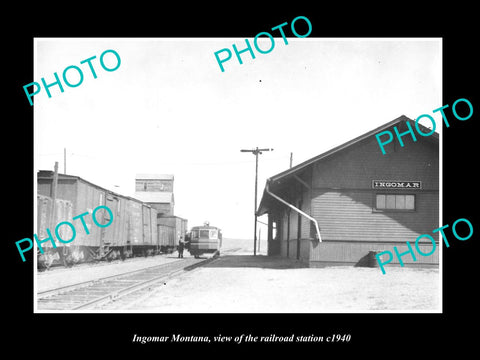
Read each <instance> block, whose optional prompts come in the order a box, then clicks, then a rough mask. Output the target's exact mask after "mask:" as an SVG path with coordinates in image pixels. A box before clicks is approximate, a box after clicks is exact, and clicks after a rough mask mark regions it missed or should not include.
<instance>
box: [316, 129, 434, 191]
mask: <svg viewBox="0 0 480 360" xmlns="http://www.w3.org/2000/svg"><path fill="white" fill-rule="evenodd" d="M403 140H404V142H405V146H404V147H400V145H398V144H397V145H396V148H395V151H393V148H392V149H389V150H387V154H386V155H382V152H381V151H380V147H379V145H378V143H377V141H376V139H375V137H371V138H368V139H366V140H364V141H361V142H359V143H357V144H355V145H352V146H351V147H349V148H347V149H345V150H343V151H341V152H339V153H336V154H334V155H331V156H329V157H327V158H325V159H323V160H321V161H318V162H317V163H315V166H314V171H313V181H312V183H313V187H314V188H347V189H370V188H371V186H372V180H404V181H413V180H421V181H422V188H423V189H424V190H438V189H439V152H438V144H434V143H432V142H431V141H428V140H427V139H425V138H421V137H417V142H412V141H411V139H410V137H407V136H405V137H404V138H403Z"/></svg>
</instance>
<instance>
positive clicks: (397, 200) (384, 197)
mask: <svg viewBox="0 0 480 360" xmlns="http://www.w3.org/2000/svg"><path fill="white" fill-rule="evenodd" d="M375 209H376V210H411V211H412V210H415V195H410V194H376V199H375Z"/></svg>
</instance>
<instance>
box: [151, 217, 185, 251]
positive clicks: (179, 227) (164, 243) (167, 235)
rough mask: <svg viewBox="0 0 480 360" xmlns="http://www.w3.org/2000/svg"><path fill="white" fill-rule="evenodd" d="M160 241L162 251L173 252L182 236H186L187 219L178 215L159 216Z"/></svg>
mask: <svg viewBox="0 0 480 360" xmlns="http://www.w3.org/2000/svg"><path fill="white" fill-rule="evenodd" d="M157 227H158V238H159V239H158V242H159V244H160V251H161V252H163V253H171V252H173V251H174V250H175V249H176V247H177V246H178V240H179V239H180V237H183V238H185V235H186V233H187V220H186V219H183V218H181V217H178V216H173V215H172V216H159V217H158V218H157Z"/></svg>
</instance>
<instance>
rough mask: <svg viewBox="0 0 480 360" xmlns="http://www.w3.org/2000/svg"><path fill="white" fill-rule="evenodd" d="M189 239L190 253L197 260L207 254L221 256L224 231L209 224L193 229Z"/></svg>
mask: <svg viewBox="0 0 480 360" xmlns="http://www.w3.org/2000/svg"><path fill="white" fill-rule="evenodd" d="M189 238H190V243H189V252H190V254H192V255H193V256H195V257H196V258H198V257H199V256H200V255H202V254H205V253H217V254H220V248H221V247H222V231H221V230H220V229H219V228H217V227H215V226H210V225H209V224H205V225H204V226H195V227H193V228H192V229H191V231H190V234H189Z"/></svg>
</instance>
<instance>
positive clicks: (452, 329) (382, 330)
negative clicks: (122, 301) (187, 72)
mask: <svg viewBox="0 0 480 360" xmlns="http://www.w3.org/2000/svg"><path fill="white" fill-rule="evenodd" d="M438 4H439V5H437V6H435V7H425V8H421V7H419V6H418V2H414V3H407V2H387V3H384V4H383V5H381V6H374V5H366V4H365V3H363V2H356V3H355V4H353V5H351V4H348V3H345V2H342V3H339V5H338V6H335V7H333V6H326V5H325V4H323V3H322V2H318V3H313V2H312V3H311V4H310V5H305V6H304V7H302V6H299V3H298V2H296V3H295V4H293V3H292V4H290V3H278V2H277V3H274V4H271V5H269V4H268V3H264V4H263V5H262V7H260V6H259V4H256V5H255V6H252V5H247V4H246V3H231V2H230V3H222V4H218V5H215V6H213V5H212V6H208V5H206V4H197V5H195V6H193V7H192V6H191V5H188V4H187V3H183V4H181V6H180V7H179V8H178V9H174V8H173V6H170V5H168V6H167V5H166V4H163V3H161V2H159V3H146V4H142V3H140V2H137V3H135V4H127V3H125V2H123V3H109V4H108V5H107V6H105V8H102V9H101V8H100V7H99V5H98V4H92V3H84V4H76V5H73V6H68V5H65V4H64V5H62V6H54V5H50V6H46V5H44V4H42V5H36V4H35V3H34V4H33V6H29V7H28V8H27V6H26V5H25V8H23V9H17V8H16V7H15V6H13V7H11V8H10V9H9V10H8V11H7V12H8V14H5V17H6V18H10V20H9V21H8V22H4V23H3V24H2V25H1V26H2V29H3V35H4V37H3V38H4V46H5V51H3V56H2V63H3V66H2V68H3V71H2V73H3V75H4V77H3V78H4V79H7V83H6V84H5V83H4V87H3V91H2V99H3V101H2V104H3V107H4V108H3V110H4V111H3V114H4V116H2V118H3V122H4V132H3V134H4V136H3V141H2V148H3V151H2V153H3V159H4V160H6V162H4V168H3V171H2V175H3V180H2V182H3V189H4V195H6V196H3V197H2V198H3V199H6V201H4V202H3V205H4V206H3V207H4V212H3V219H4V221H3V229H4V237H3V241H2V244H3V247H2V250H3V253H2V257H1V258H2V259H3V260H4V261H3V264H4V267H3V274H4V279H5V280H6V281H5V285H4V286H5V288H4V290H3V291H2V295H3V296H2V297H3V299H4V300H5V301H6V304H5V305H4V314H5V315H4V318H3V321H2V328H3V329H2V330H3V335H2V340H3V341H4V344H5V345H6V347H7V348H11V349H12V350H14V351H16V352H13V353H12V354H21V353H22V354H26V352H28V351H33V354H32V355H33V356H38V355H45V356H76V355H80V356H90V355H91V354H99V353H103V354H109V355H118V354H124V351H125V350H127V349H128V350H133V351H134V352H136V353H138V354H139V355H140V354H144V353H152V354H157V356H160V357H162V356H167V353H166V352H165V351H167V350H171V349H170V348H173V350H176V351H178V352H176V353H178V354H184V353H185V352H187V351H188V352H191V351H193V352H196V353H198V354H202V353H203V354H211V355H213V354H216V353H217V348H218V349H219V350H228V351H232V352H228V353H224V352H222V351H218V354H219V355H221V356H231V355H232V354H234V353H235V354H237V353H240V352H252V351H256V350H258V349H261V348H263V349H265V350H267V351H275V352H278V351H283V350H284V349H285V348H286V347H287V345H284V344H279V343H274V344H265V343H262V344H248V345H247V344H242V345H236V344H234V343H230V344H223V345H221V344H216V343H215V344H214V343H211V344H184V343H173V344H171V343H169V344H158V343H151V344H145V345H141V344H138V343H137V344H132V342H131V340H132V337H133V334H137V335H150V336H153V335H155V336H169V335H171V334H174V333H175V334H176V333H180V334H183V335H199V336H205V335H210V336H211V337H213V336H216V335H218V334H222V335H227V336H236V335H240V334H252V335H254V336H265V335H270V334H272V333H274V334H276V335H279V336H282V335H284V336H286V335H291V334H292V333H294V334H296V335H302V334H303V335H311V334H315V335H319V336H328V335H331V334H351V337H352V339H351V341H350V342H349V343H348V344H346V343H341V342H340V343H337V344H327V343H310V344H308V343H301V344H293V345H292V344H288V347H295V353H296V354H298V356H302V355H303V356H312V355H313V356H324V355H325V354H327V353H328V354H337V355H338V354H342V353H343V352H344V351H347V352H351V353H352V354H355V355H356V356H382V357H383V356H389V355H393V354H399V355H401V356H415V357H416V356H418V355H420V354H421V353H424V354H428V355H433V354H439V353H442V352H445V351H446V350H447V349H457V348H458V349H460V348H461V349H462V353H464V352H465V351H468V349H471V348H473V344H474V341H475V340H476V337H475V333H478V332H477V331H476V325H475V322H474V321H473V314H475V313H476V310H477V306H478V305H477V306H476V304H477V301H476V296H475V295H476V294H475V291H476V284H477V283H478V281H477V280H475V279H476V273H477V271H475V269H476V264H477V263H478V262H477V256H478V234H479V233H480V228H479V223H478V215H477V213H476V212H474V210H473V209H474V205H475V203H476V202H477V199H478V190H477V188H478V185H477V183H478V178H479V177H478V176H477V174H476V172H475V168H476V167H477V166H478V165H477V164H478V156H477V154H476V152H475V146H474V145H475V143H476V141H475V137H476V136H477V132H476V130H477V129H478V126H477V123H478V121H479V120H478V117H479V113H480V106H479V101H478V100H479V99H478V86H477V83H478V80H479V79H480V76H479V70H478V64H479V61H478V56H477V55H476V52H477V44H478V40H477V37H476V36H475V33H474V30H475V28H477V29H478V19H475V18H474V13H475V12H477V10H476V9H474V7H473V6H472V5H466V4H465V5H464V4H461V3H459V2H455V3H454V4H450V3H449V4H448V7H447V6H445V5H440V4H445V3H438ZM300 5H301V4H300ZM300 15H302V16H306V17H307V18H308V19H309V20H310V21H311V23H312V27H313V31H312V33H311V34H310V36H309V37H442V38H443V90H444V94H443V103H442V104H438V107H440V106H442V105H444V104H449V105H450V107H449V108H448V109H447V110H446V114H447V116H448V118H449V119H451V120H450V125H451V126H450V128H448V129H447V128H445V127H444V128H443V134H444V135H443V139H444V144H443V224H450V225H451V224H452V223H453V222H454V221H455V220H457V219H458V218H467V219H469V220H470V221H471V222H472V224H473V226H474V235H473V236H472V237H471V238H470V239H469V240H467V241H464V242H461V241H457V240H455V239H454V238H453V235H451V230H450V229H447V230H446V234H447V235H450V236H449V239H452V240H451V241H450V245H451V246H450V248H448V249H447V248H445V246H444V251H443V275H444V276H443V279H444V280H443V313H442V314H405V313H399V314H381V313H376V314H298V315H297V314H191V315H186V314H34V313H33V271H32V262H33V258H32V255H31V253H32V252H30V254H29V255H28V256H27V261H26V262H25V263H22V262H21V258H20V257H19V256H18V251H17V249H16V246H15V241H17V240H20V239H22V238H25V237H28V238H31V237H32V234H33V233H34V231H33V198H34V194H33V181H34V178H33V108H32V107H30V105H29V103H28V101H27V100H26V97H25V93H24V91H23V85H25V84H28V83H30V82H32V81H34V79H33V38H34V37H185V36H188V37H204V36H206V37H230V36H236V37H240V38H249V39H252V38H253V37H254V36H255V35H256V34H257V33H259V32H262V31H268V29H270V28H272V27H274V26H276V25H279V24H281V23H283V22H288V23H289V24H290V23H291V21H292V20H293V19H294V18H295V17H297V16H300ZM298 24H300V22H299V23H298ZM298 32H299V33H301V34H302V33H304V32H302V31H301V29H298ZM476 40H477V41H476ZM213 50H215V49H212V56H213ZM474 88H475V90H476V91H474ZM459 98H467V99H468V100H470V102H471V103H472V104H473V108H474V113H473V116H472V117H471V118H470V119H469V120H467V121H463V122H462V121H458V120H456V119H455V118H454V117H453V115H452V112H451V105H452V104H453V102H454V101H455V100H457V99H459ZM372 106H375V104H372ZM432 110H433V109H425V113H427V114H431V111H432ZM358 115H359V118H361V117H362V116H368V114H358ZM418 115H420V114H418ZM387 120H388V119H387ZM51 141H56V139H54V138H53V139H51ZM259 301H261V299H259ZM301 301H302V299H301V298H299V299H298V302H301ZM292 306H294V304H292ZM5 345H4V347H5ZM304 349H305V350H308V351H309V352H308V353H307V352H304ZM4 350H5V351H6V350H7V349H4ZM311 350H313V352H310V351H311ZM233 351H234V352H233ZM48 354H50V355H48ZM310 354H311V355H310ZM42 357H43V356H42ZM95 357H96V356H95Z"/></svg>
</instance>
